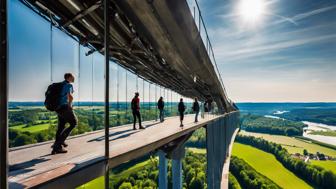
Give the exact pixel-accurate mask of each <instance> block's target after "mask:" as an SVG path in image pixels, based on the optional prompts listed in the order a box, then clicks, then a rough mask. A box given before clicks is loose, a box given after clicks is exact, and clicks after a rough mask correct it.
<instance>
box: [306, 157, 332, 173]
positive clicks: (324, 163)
mask: <svg viewBox="0 0 336 189" xmlns="http://www.w3.org/2000/svg"><path fill="white" fill-rule="evenodd" d="M310 163H311V164H313V165H318V166H320V167H323V168H325V169H327V170H330V171H332V172H334V173H335V174H336V161H316V160H310Z"/></svg>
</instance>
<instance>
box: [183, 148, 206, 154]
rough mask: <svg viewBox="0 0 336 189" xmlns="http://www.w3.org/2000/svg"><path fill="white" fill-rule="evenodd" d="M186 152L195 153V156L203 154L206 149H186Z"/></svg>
mask: <svg viewBox="0 0 336 189" xmlns="http://www.w3.org/2000/svg"><path fill="white" fill-rule="evenodd" d="M187 149H188V150H190V151H192V152H194V153H197V154H205V153H206V149H205V148H187Z"/></svg>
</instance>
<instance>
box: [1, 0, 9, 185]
mask: <svg viewBox="0 0 336 189" xmlns="http://www.w3.org/2000/svg"><path fill="white" fill-rule="evenodd" d="M7 39H8V38H7V0H1V1H0V154H1V156H0V188H3V189H7V188H8V182H7V181H8V180H7V176H8V115H7V114H8V111H7V108H8V104H7V103H8V75H7V74H8V59H7V55H8V51H7V50H8V48H7V42H8V41H7Z"/></svg>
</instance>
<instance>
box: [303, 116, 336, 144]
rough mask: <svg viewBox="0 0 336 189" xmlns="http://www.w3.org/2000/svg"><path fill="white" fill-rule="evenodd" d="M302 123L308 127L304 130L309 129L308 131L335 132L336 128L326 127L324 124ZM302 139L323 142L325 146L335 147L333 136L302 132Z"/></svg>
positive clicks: (335, 138)
mask: <svg viewBox="0 0 336 189" xmlns="http://www.w3.org/2000/svg"><path fill="white" fill-rule="evenodd" d="M302 123H304V124H306V125H308V127H305V129H309V130H315V131H316V130H320V131H321V130H322V131H327V130H333V131H336V126H332V125H326V124H322V123H314V122H310V121H302ZM303 136H304V137H307V138H311V139H313V140H317V141H320V142H324V143H327V144H332V145H336V137H333V136H323V135H312V134H309V131H307V132H304V133H303Z"/></svg>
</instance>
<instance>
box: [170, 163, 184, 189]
mask: <svg viewBox="0 0 336 189" xmlns="http://www.w3.org/2000/svg"><path fill="white" fill-rule="evenodd" d="M172 179H173V189H182V160H181V159H173V160H172Z"/></svg>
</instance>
